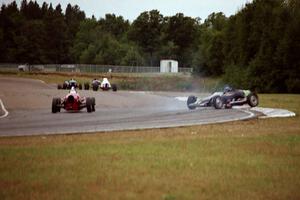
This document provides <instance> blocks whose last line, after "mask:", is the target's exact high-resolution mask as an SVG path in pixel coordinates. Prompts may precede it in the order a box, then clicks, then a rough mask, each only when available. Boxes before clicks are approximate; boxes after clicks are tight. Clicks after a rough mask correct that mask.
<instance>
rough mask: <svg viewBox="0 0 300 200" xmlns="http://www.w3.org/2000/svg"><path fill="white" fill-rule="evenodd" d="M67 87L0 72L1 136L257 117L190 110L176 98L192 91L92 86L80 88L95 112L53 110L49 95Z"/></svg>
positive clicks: (237, 112) (60, 93)
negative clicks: (92, 100) (106, 89)
mask: <svg viewBox="0 0 300 200" xmlns="http://www.w3.org/2000/svg"><path fill="white" fill-rule="evenodd" d="M67 92H68V91H66V90H57V89H56V86H55V85H47V84H45V83H43V82H42V81H38V80H31V79H20V78H5V77H0V99H2V101H3V104H4V105H5V108H6V109H7V111H8V112H9V115H8V116H7V117H4V118H0V136H23V135H46V134H66V133H87V132H102V131H115V130H136V129H146V128H163V127H179V126H187V125H199V124H211V123H218V122H227V121H235V120H242V119H249V118H252V117H255V115H254V114H253V113H251V112H249V111H246V110H241V109H222V110H215V109H214V108H201V109H196V110H193V111H190V110H188V109H187V107H186V103H185V102H183V101H179V100H176V99H175V97H177V96H188V95H190V94H192V93H174V92H134V91H117V92H110V91H109V92H103V91H97V92H94V91H91V90H89V91H84V90H82V91H80V90H79V91H78V92H79V94H80V95H82V96H93V97H95V98H96V112H93V113H87V111H86V109H83V110H81V111H80V112H66V111H64V110H62V111H61V112H60V113H56V114H53V113H51V102H52V98H53V97H63V96H64V95H66V94H67ZM199 95H201V94H199ZM1 113H3V111H1V112H0V114H1Z"/></svg>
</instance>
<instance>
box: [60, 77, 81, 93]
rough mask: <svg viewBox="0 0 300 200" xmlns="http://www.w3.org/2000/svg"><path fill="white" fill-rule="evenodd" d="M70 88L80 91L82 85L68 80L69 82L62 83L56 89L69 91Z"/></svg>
mask: <svg viewBox="0 0 300 200" xmlns="http://www.w3.org/2000/svg"><path fill="white" fill-rule="evenodd" d="M72 87H74V88H78V89H80V90H81V89H82V84H81V83H79V84H78V83H77V81H76V80H74V79H70V80H66V81H64V83H63V84H58V85H57V89H64V90H70V89H71V88H72Z"/></svg>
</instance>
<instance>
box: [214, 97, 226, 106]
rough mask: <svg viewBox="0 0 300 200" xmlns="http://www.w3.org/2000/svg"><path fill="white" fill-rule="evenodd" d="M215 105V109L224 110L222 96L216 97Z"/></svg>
mask: <svg viewBox="0 0 300 200" xmlns="http://www.w3.org/2000/svg"><path fill="white" fill-rule="evenodd" d="M213 105H214V107H215V109H221V108H223V105H224V103H223V99H222V98H221V97H220V96H216V97H215V98H214V100H213Z"/></svg>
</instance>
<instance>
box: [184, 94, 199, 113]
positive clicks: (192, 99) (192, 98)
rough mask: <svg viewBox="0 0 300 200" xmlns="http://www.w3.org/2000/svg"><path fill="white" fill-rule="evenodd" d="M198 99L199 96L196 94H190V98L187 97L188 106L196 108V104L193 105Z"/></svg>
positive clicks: (192, 108) (191, 108)
mask: <svg viewBox="0 0 300 200" xmlns="http://www.w3.org/2000/svg"><path fill="white" fill-rule="evenodd" d="M196 101H197V97H195V96H189V97H188V99H187V102H186V105H187V107H188V108H189V109H190V110H194V109H196V106H193V105H191V104H192V103H195V102H196Z"/></svg>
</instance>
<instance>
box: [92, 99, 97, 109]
mask: <svg viewBox="0 0 300 200" xmlns="http://www.w3.org/2000/svg"><path fill="white" fill-rule="evenodd" d="M95 105H96V100H95V97H92V112H95Z"/></svg>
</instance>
